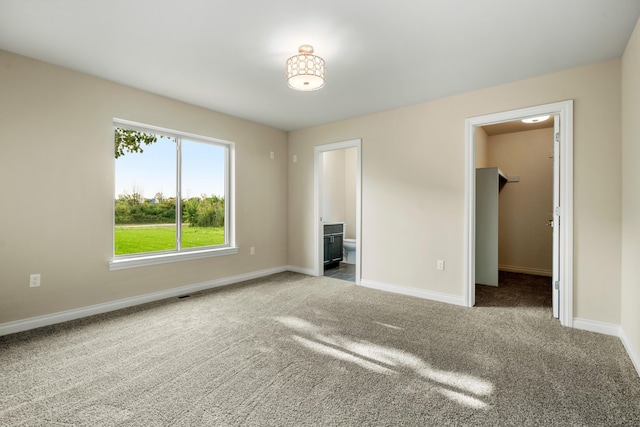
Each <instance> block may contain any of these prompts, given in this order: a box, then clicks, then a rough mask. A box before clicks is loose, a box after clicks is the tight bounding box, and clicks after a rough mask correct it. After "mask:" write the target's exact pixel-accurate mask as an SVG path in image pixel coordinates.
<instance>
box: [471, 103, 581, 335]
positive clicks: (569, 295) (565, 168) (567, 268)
mask: <svg viewBox="0 0 640 427" xmlns="http://www.w3.org/2000/svg"><path fill="white" fill-rule="evenodd" d="M547 114H549V115H555V116H557V117H558V118H559V121H560V176H559V179H560V207H561V210H560V217H561V218H562V226H561V227H560V245H559V246H560V248H559V251H558V257H559V265H560V275H559V277H560V285H559V287H560V288H559V290H560V306H559V308H560V323H561V324H562V325H564V326H568V327H573V100H567V101H561V102H556V103H551V104H544V105H538V106H534V107H527V108H520V109H517V110H511V111H504V112H500V113H493V114H487V115H483V116H476V117H470V118H467V119H466V120H465V231H464V235H465V256H464V281H465V284H464V295H463V299H464V303H465V305H466V306H467V307H473V306H474V305H475V299H476V295H475V294H476V289H475V286H476V284H475V259H476V258H475V247H476V242H475V241H476V224H475V223H476V213H475V206H476V182H475V180H476V174H475V170H476V128H477V127H479V126H486V125H493V124H498V123H504V122H511V121H515V120H521V119H525V118H528V117H535V116H541V115H547ZM554 209H555V208H554Z"/></svg>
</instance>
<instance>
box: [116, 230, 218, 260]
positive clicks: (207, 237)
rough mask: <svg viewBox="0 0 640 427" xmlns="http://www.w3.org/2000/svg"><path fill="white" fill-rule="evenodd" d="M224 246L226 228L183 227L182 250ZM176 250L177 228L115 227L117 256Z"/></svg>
mask: <svg viewBox="0 0 640 427" xmlns="http://www.w3.org/2000/svg"><path fill="white" fill-rule="evenodd" d="M222 244H224V227H189V226H185V225H183V226H182V248H183V249H185V248H197V247H201V246H213V245H222ZM175 249H176V228H175V226H170V227H158V226H153V225H151V226H148V227H131V228H127V227H119V226H116V227H115V254H116V255H128V254H137V253H142V252H158V251H168V250H175Z"/></svg>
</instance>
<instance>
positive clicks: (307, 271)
mask: <svg viewBox="0 0 640 427" xmlns="http://www.w3.org/2000/svg"><path fill="white" fill-rule="evenodd" d="M287 270H288V271H292V272H294V273H300V274H306V275H307V276H315V275H316V271H315V270H314V269H313V268H302V267H296V266H295V265H288V266H287Z"/></svg>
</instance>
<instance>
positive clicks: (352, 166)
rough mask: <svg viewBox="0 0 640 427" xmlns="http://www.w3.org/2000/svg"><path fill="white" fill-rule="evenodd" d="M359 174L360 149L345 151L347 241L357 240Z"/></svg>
mask: <svg viewBox="0 0 640 427" xmlns="http://www.w3.org/2000/svg"><path fill="white" fill-rule="evenodd" d="M357 173H358V149H357V148H354V147H352V148H347V149H345V150H344V198H345V206H344V220H345V222H346V223H347V228H346V233H345V235H344V237H345V239H355V238H356V207H357V203H356V178H357Z"/></svg>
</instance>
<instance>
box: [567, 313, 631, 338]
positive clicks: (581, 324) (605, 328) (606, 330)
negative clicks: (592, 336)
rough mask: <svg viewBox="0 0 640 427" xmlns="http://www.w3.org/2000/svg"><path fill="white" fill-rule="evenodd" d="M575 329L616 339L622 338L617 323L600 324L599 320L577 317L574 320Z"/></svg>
mask: <svg viewBox="0 0 640 427" xmlns="http://www.w3.org/2000/svg"><path fill="white" fill-rule="evenodd" d="M573 327H574V328H576V329H581V330H583V331H589V332H597V333H599V334H605V335H611V336H614V337H619V336H620V325H616V324H615V323H606V322H598V321H597V320H589V319H581V318H579V317H576V318H574V319H573Z"/></svg>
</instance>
